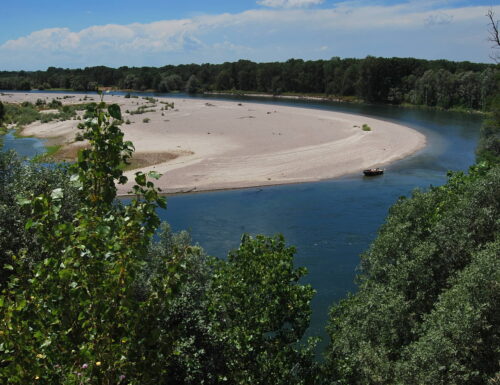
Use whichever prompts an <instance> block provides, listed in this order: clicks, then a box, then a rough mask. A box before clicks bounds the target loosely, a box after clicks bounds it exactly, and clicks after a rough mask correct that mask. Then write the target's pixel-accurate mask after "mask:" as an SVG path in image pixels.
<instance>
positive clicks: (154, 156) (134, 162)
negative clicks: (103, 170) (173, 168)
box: [121, 152, 179, 171]
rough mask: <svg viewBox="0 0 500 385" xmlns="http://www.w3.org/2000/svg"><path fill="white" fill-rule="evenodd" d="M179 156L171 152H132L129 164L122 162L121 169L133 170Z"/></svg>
mask: <svg viewBox="0 0 500 385" xmlns="http://www.w3.org/2000/svg"><path fill="white" fill-rule="evenodd" d="M178 157H179V154H175V153H171V152H152V153H134V155H133V156H132V159H131V160H130V163H129V164H122V167H121V169H122V170H123V171H128V170H135V169H138V168H143V167H148V166H151V165H154V164H159V163H163V162H167V161H169V160H173V159H176V158H178Z"/></svg>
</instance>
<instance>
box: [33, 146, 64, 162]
mask: <svg viewBox="0 0 500 385" xmlns="http://www.w3.org/2000/svg"><path fill="white" fill-rule="evenodd" d="M61 147H62V146H61V145H60V144H57V145H54V146H46V147H45V152H44V153H43V154H39V155H37V156H35V157H34V158H33V161H34V162H47V161H50V160H54V158H55V155H56V154H57V152H58V151H59V150H60V149H61Z"/></svg>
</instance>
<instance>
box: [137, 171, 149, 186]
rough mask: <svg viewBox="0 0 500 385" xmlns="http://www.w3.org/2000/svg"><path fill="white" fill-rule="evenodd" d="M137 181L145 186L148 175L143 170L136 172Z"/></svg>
mask: <svg viewBox="0 0 500 385" xmlns="http://www.w3.org/2000/svg"><path fill="white" fill-rule="evenodd" d="M135 183H137V184H138V185H139V186H144V185H145V184H146V175H145V174H143V173H142V172H138V173H136V174H135Z"/></svg>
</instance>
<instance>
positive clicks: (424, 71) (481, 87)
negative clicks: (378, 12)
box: [0, 56, 497, 110]
mask: <svg viewBox="0 0 500 385" xmlns="http://www.w3.org/2000/svg"><path fill="white" fill-rule="evenodd" d="M496 70H497V66H495V65H490V64H478V63H471V62H452V61H447V60H433V61H429V60H421V59H414V58H377V57H371V56H369V57H366V58H365V59H340V58H338V57H334V58H332V59H330V60H316V61H304V60H300V59H290V60H288V61H287V62H284V63H280V62H275V63H254V62H252V61H248V60H240V61H238V62H234V63H224V64H201V65H198V64H189V65H178V66H173V65H167V66H164V67H160V68H154V67H142V68H129V67H120V68H118V69H115V68H109V67H104V66H99V67H89V68H85V69H62V68H54V67H50V68H48V69H47V70H46V71H36V72H25V71H19V72H6V71H4V72H0V89H3V90H30V89H71V90H75V91H95V90H96V89H97V88H98V87H115V88H118V89H122V90H137V91H145V90H153V91H157V92H174V91H186V92H190V93H197V92H210V91H225V92H228V91H231V92H235V91H236V92H239V91H241V92H265V93H270V94H275V95H277V94H284V93H296V94H315V95H323V96H326V97H334V98H340V99H344V100H350V99H359V100H363V101H366V102H371V103H372V102H376V103H393V104H401V103H407V104H413V105H425V106H433V107H434V106H436V107H440V108H445V109H448V108H452V107H453V108H463V109H474V110H486V109H487V104H488V102H489V100H490V99H491V97H492V96H493V95H494V93H495V87H494V85H495V81H494V79H495V72H496Z"/></svg>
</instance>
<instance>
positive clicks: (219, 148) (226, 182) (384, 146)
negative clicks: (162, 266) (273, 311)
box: [0, 93, 425, 194]
mask: <svg viewBox="0 0 500 385" xmlns="http://www.w3.org/2000/svg"><path fill="white" fill-rule="evenodd" d="M68 95H71V94H68ZM63 96H64V95H62V94H24V93H14V94H6V95H2V96H0V100H2V101H3V102H20V101H24V100H29V101H32V102H34V101H36V99H38V98H45V99H46V100H47V101H50V100H52V99H53V98H55V97H59V98H62V97H63ZM71 96H75V97H73V98H67V99H60V100H61V101H62V102H63V103H64V104H66V103H82V102H84V101H83V100H82V101H80V100H79V99H82V98H83V97H84V95H71ZM91 98H93V99H94V100H95V101H98V97H97V96H91ZM155 99H157V102H156V107H151V109H154V110H155V112H148V113H144V114H138V115H130V114H129V113H126V112H125V111H126V110H129V111H133V110H136V109H137V108H138V107H139V106H144V105H151V103H150V102H148V101H146V100H145V99H143V98H130V99H126V98H124V97H123V96H110V95H106V96H105V101H106V102H107V103H118V104H120V106H121V108H122V112H123V115H124V120H127V119H129V120H130V121H131V122H132V123H131V124H123V125H122V130H123V131H124V132H125V139H126V140H130V141H132V142H133V143H134V145H135V148H136V153H137V157H138V158H143V159H145V160H149V162H157V161H161V159H162V156H161V155H162V154H163V155H168V156H164V157H163V159H168V158H175V159H170V160H167V161H165V162H162V163H157V164H154V165H151V166H148V167H144V168H142V171H150V170H155V171H158V172H159V173H161V174H163V176H162V177H161V178H160V180H159V181H157V182H156V185H157V186H158V187H160V188H162V190H163V191H164V192H168V193H173V192H186V191H203V190H216V189H227V188H241V187H251V186H262V185H276V184H286V183H297V182H309V181H318V180H322V179H329V178H334V177H338V176H341V175H345V174H350V173H356V172H361V170H363V169H366V168H371V167H380V166H383V165H386V164H388V163H390V162H393V161H395V160H397V159H401V158H403V157H405V156H408V155H410V154H413V153H414V152H416V151H418V150H419V149H421V148H422V147H424V145H425V136H424V135H422V134H421V133H419V132H417V131H415V130H413V129H411V128H409V127H405V126H402V125H399V124H394V123H390V122H386V121H382V120H377V119H372V118H368V117H364V116H360V115H352V114H344V113H339V112H331V111H323V110H314V109H306V108H297V107H284V106H275V105H267V104H258V103H250V102H240V103H239V102H237V101H215V100H195V99H172V98H155ZM88 101H89V100H87V102H88ZM160 101H163V102H165V101H168V102H174V103H175V108H174V109H173V110H172V109H169V110H168V111H161V110H160V109H161V108H162V107H164V106H165V105H164V104H162V103H160ZM148 109H149V108H148ZM162 113H163V116H162ZM145 118H149V119H150V122H149V123H143V119H145ZM78 122H79V121H76V120H71V121H66V122H51V123H46V124H41V123H39V122H37V123H34V124H32V125H30V126H28V127H26V128H25V130H24V131H23V134H24V135H34V136H36V137H41V138H54V137H57V138H58V139H57V140H58V141H59V142H60V143H64V144H66V146H71V143H72V142H73V139H74V136H75V134H76V132H77V129H76V126H77V124H78ZM363 124H368V125H369V126H370V127H371V128H372V131H363V130H362V129H361V127H362V125H363ZM73 145H74V144H73ZM159 159H160V160H159ZM134 172H135V171H128V172H127V175H128V176H129V177H132V176H133V174H134ZM130 179H133V178H130ZM129 190H130V185H128V186H125V187H123V186H120V188H119V192H120V193H121V194H126V193H127V192H128V191H129Z"/></svg>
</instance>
